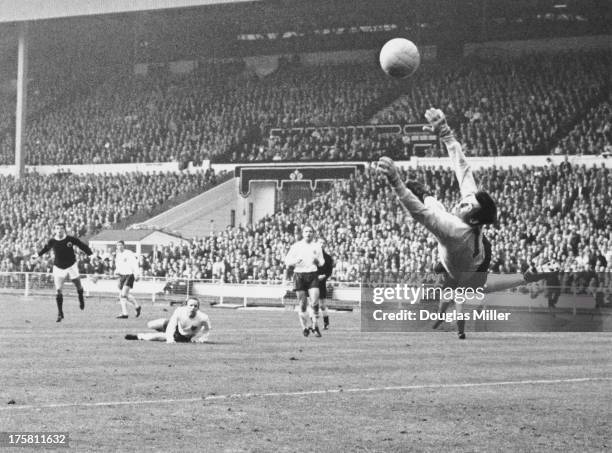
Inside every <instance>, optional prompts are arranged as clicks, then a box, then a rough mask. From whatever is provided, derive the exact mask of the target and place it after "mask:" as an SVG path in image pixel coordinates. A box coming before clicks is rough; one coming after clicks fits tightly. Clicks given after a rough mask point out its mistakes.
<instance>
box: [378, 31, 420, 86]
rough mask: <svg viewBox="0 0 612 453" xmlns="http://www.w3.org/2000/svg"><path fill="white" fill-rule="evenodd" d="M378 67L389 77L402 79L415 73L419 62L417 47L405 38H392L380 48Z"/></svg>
mask: <svg viewBox="0 0 612 453" xmlns="http://www.w3.org/2000/svg"><path fill="white" fill-rule="evenodd" d="M379 59H380V67H381V68H382V70H383V71H385V73H387V74H388V75H390V76H391V77H394V78H398V79H403V78H405V77H409V76H411V75H412V74H414V73H415V71H416V70H417V69H418V68H419V64H420V63H421V55H420V54H419V49H418V48H417V46H416V45H415V44H414V43H413V42H412V41H409V40H407V39H405V38H393V39H391V40H390V41H387V43H386V44H385V45H384V46H383V47H382V49H381V50H380V56H379Z"/></svg>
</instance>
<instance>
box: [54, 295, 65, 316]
mask: <svg viewBox="0 0 612 453" xmlns="http://www.w3.org/2000/svg"><path fill="white" fill-rule="evenodd" d="M55 303H56V304H57V314H58V315H62V316H64V311H63V310H62V306H63V304H64V296H63V294H62V293H57V294H56V295H55Z"/></svg>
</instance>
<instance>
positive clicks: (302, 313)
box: [298, 311, 308, 330]
mask: <svg viewBox="0 0 612 453" xmlns="http://www.w3.org/2000/svg"><path fill="white" fill-rule="evenodd" d="M298 314H299V318H300V325H301V326H302V330H304V329H306V328H307V327H308V313H307V312H305V311H300V312H299V313H298Z"/></svg>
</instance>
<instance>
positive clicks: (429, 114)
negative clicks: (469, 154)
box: [424, 109, 478, 197]
mask: <svg viewBox="0 0 612 453" xmlns="http://www.w3.org/2000/svg"><path fill="white" fill-rule="evenodd" d="M425 118H426V119H427V122H428V123H429V126H425V128H424V129H425V130H428V131H430V132H433V133H436V134H438V135H439V136H440V140H442V143H444V146H446V150H447V152H448V157H450V160H451V163H452V165H453V170H454V172H455V176H456V177H457V182H458V183H459V190H461V197H466V196H468V195H471V194H474V193H476V192H477V191H478V188H477V186H476V181H475V180H474V175H473V174H472V169H471V167H470V165H469V164H468V162H467V160H466V158H465V154H463V150H462V148H461V143H459V142H458V141H457V139H456V138H455V134H454V133H453V131H452V130H451V128H450V127H449V126H448V124H447V123H446V117H445V116H444V112H442V110H440V109H429V110H427V111H426V112H425Z"/></svg>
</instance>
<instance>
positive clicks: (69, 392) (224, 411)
mask: <svg viewBox="0 0 612 453" xmlns="http://www.w3.org/2000/svg"><path fill="white" fill-rule="evenodd" d="M0 297H1V299H0V304H2V309H3V310H2V313H3V316H2V318H1V319H0V345H1V346H0V358H1V359H0V360H1V366H2V368H1V370H2V371H1V374H0V379H1V381H0V382H2V385H1V386H0V427H1V428H0V430H1V431H28V432H32V431H43V432H50V431H66V432H69V433H70V447H71V450H75V451H103V452H109V451H126V452H128V451H129V452H132V451H164V452H169V451H177V452H178V451H187V450H189V451H205V452H206V451H211V452H244V451H249V452H251V451H252V452H268V451H270V452H278V451H280V452H294V451H295V452H302V451H317V452H326V451H330V452H331V451H333V452H336V453H337V452H345V451H351V452H353V451H354V452H394V451H398V452H399V451H401V452H404V451H453V452H455V451H470V452H474V451H482V452H489V451H513V452H514V451H559V452H567V451H579V452H586V451H605V450H608V451H609V449H610V448H612V440H611V434H610V433H611V427H610V425H609V418H608V417H609V414H610V409H611V406H610V404H611V403H610V390H611V389H612V380H611V379H612V348H611V347H610V343H611V341H612V334H609V333H599V334H595V333H588V334H568V333H555V334H546V333H540V334H524V333H521V334H519V333H514V334H511V333H473V334H471V335H469V337H468V340H467V341H463V342H460V341H458V340H457V339H456V336H455V334H454V333H451V332H425V333H413V334H380V333H378V334H375V333H367V334H366V333H361V332H360V331H359V314H358V313H332V315H331V316H332V319H331V321H332V325H331V330H330V331H327V332H325V331H324V332H323V338H314V337H309V338H304V337H303V336H302V333H301V331H300V329H299V324H298V319H297V315H296V314H295V313H292V312H285V311H266V310H249V311H243V310H223V309H215V308H205V307H204V308H203V309H204V311H206V312H207V313H208V314H209V315H210V317H211V321H212V324H213V333H212V335H211V337H210V339H211V341H212V343H211V344H204V345H195V344H174V345H167V344H165V343H154V342H142V341H126V340H124V339H123V337H124V335H125V334H126V333H135V332H139V331H146V327H145V322H146V321H147V320H150V319H154V318H159V317H168V316H169V315H170V313H171V311H172V308H170V307H164V306H161V305H151V304H148V305H145V307H144V310H143V316H142V317H141V318H139V319H135V318H134V316H133V312H131V313H130V319H128V320H117V319H114V316H115V315H116V314H117V313H118V305H116V304H114V303H111V302H109V301H99V300H95V299H94V300H91V299H90V300H88V303H87V307H86V309H85V311H84V312H81V311H80V310H79V309H78V303H77V301H76V298H74V297H71V296H67V297H66V300H65V302H64V312H65V314H66V319H65V320H64V322H62V323H56V322H55V303H54V301H53V299H52V298H50V297H46V298H41V297H37V298H29V299H25V298H17V297H12V296H0ZM13 401H14V404H13V403H12V402H13ZM9 402H11V404H9ZM606 414H607V415H606ZM0 449H1V448H0ZM11 451H17V450H16V449H11ZM19 451H25V450H24V449H19ZM36 451H40V448H38V449H36ZM58 451H60V450H58ZM64 451H65V450H64Z"/></svg>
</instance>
